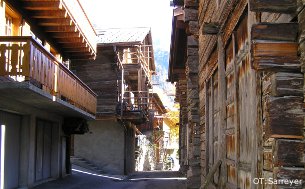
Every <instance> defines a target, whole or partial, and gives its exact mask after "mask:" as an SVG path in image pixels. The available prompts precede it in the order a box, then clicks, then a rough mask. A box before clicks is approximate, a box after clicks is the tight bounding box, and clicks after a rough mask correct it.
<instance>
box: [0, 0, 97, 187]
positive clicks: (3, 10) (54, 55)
mask: <svg viewBox="0 0 305 189" xmlns="http://www.w3.org/2000/svg"><path fill="white" fill-rule="evenodd" d="M96 37H97V36H96V32H95V30H94V29H93V27H92V25H91V23H90V21H89V20H88V18H87V16H86V13H85V12H84V10H83V8H82V5H81V4H80V2H79V1H78V0H43V1H37V0H17V1H16V0H0V125H1V132H0V139H1V140H0V141H1V142H0V143H1V156H0V157H1V165H0V167H1V173H0V174H1V178H0V184H1V188H32V187H34V186H36V185H38V184H41V183H43V182H47V181H50V180H54V179H58V178H60V177H64V176H66V175H67V174H70V173H71V166H70V163H69V160H70V151H71V150H70V137H71V135H72V134H84V133H86V132H88V125H87V120H93V119H95V113H96V104H97V98H96V97H97V95H96V94H95V93H94V92H93V90H91V89H90V88H89V87H88V86H87V85H86V84H85V83H84V82H83V81H82V80H81V79H79V78H78V77H77V76H76V75H75V74H74V73H73V72H72V71H71V70H69V64H70V63H71V62H72V61H74V60H76V59H86V60H88V59H94V58H95V56H96Z"/></svg>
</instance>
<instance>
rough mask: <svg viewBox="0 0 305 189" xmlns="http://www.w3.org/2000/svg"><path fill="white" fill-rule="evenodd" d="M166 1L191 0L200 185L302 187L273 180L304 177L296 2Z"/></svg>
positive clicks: (300, 49) (299, 11)
mask: <svg viewBox="0 0 305 189" xmlns="http://www.w3.org/2000/svg"><path fill="white" fill-rule="evenodd" d="M174 3H176V5H179V6H182V7H184V10H183V11H182V15H184V20H182V23H184V24H185V23H186V22H187V17H188V16H187V15H188V14H189V10H188V9H189V7H191V6H189V4H193V5H194V6H193V7H196V8H193V11H194V12H193V13H194V15H196V16H195V17H196V18H197V24H198V25H197V27H195V28H196V31H198V35H197V38H198V46H199V49H198V51H197V52H198V55H199V59H198V75H199V78H198V81H199V83H198V88H199V99H200V105H199V110H200V112H199V114H200V128H201V129H200V133H201V150H200V151H199V152H200V153H201V155H200V159H201V171H200V175H201V185H202V187H203V186H206V187H208V188H291V187H295V188H303V187H304V181H303V182H294V183H293V184H292V185H293V186H292V185H291V186H290V185H287V183H284V182H281V183H279V182H278V183H277V184H275V183H274V182H273V181H280V180H285V179H290V180H298V181H300V180H304V179H305V169H304V158H303V157H304V149H305V143H304V112H303V105H304V98H303V96H304V90H303V87H304V82H303V80H304V74H303V62H304V61H303V55H304V48H303V33H304V28H303V20H304V16H303V12H304V11H303V10H304V9H303V8H304V3H303V2H302V1H255V0H239V1H216V0H202V1H192V0H185V1H175V2H174ZM174 16H175V15H174ZM176 17H177V16H176ZM176 28H177V27H176ZM186 31H192V26H191V25H190V22H189V23H188V26H187V27H186ZM176 57H177V56H176ZM173 73H175V72H173ZM173 73H171V74H170V76H173ZM181 81H182V80H181V79H179V80H178V81H177V86H181V85H179V84H180V83H182V82H181ZM178 89H180V88H178ZM178 94H183V93H178ZM187 106H189V105H187ZM182 111H183V109H182ZM184 115H185V114H184ZM181 122H182V123H181V127H182V128H181V130H182V135H187V134H184V133H185V132H184V131H183V128H184V127H186V125H185V124H183V119H181ZM181 142H182V143H183V144H185V142H183V138H182V139H181ZM182 147H183V145H182ZM187 148H189V147H186V149H187ZM181 153H183V149H182V152H181ZM181 155H182V157H184V155H183V154H181ZM260 178H262V179H261V180H264V181H266V182H257V179H260ZM269 181H270V182H269Z"/></svg>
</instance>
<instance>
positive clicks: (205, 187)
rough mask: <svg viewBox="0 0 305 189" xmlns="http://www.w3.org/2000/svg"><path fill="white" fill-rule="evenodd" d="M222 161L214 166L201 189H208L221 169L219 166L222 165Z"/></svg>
mask: <svg viewBox="0 0 305 189" xmlns="http://www.w3.org/2000/svg"><path fill="white" fill-rule="evenodd" d="M221 164H222V163H221V160H218V162H217V163H216V164H214V165H213V167H212V169H211V171H210V172H209V174H208V175H207V177H206V180H205V182H204V183H203V185H202V186H201V187H200V189H207V188H208V186H209V184H210V182H211V181H212V179H213V176H214V174H215V173H216V171H217V169H218V168H219V166H220V165H221Z"/></svg>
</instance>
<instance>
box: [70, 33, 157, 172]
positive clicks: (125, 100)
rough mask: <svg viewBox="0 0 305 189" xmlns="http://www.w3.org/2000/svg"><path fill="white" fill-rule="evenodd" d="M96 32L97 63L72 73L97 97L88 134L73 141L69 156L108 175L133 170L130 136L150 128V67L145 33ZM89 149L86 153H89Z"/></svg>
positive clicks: (150, 53) (75, 68) (75, 65)
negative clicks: (95, 109)
mask: <svg viewBox="0 0 305 189" xmlns="http://www.w3.org/2000/svg"><path fill="white" fill-rule="evenodd" d="M97 31H98V37H99V40H98V45H97V58H96V60H94V61H85V62H84V61H79V62H73V63H72V70H73V71H75V73H76V74H77V75H78V77H79V78H81V79H82V80H83V81H84V82H85V83H86V84H87V85H88V86H89V87H91V88H92V89H93V90H94V92H95V93H96V94H97V95H98V99H97V113H96V120H95V121H90V122H89V127H90V133H89V134H85V135H83V136H75V138H74V156H76V157H81V158H84V159H86V160H87V161H89V162H90V163H92V164H94V165H95V166H97V167H98V168H99V169H100V170H101V171H103V172H106V173H112V174H124V173H125V174H128V173H131V172H133V171H134V170H135V158H136V157H135V136H136V134H140V132H142V131H144V130H145V129H151V130H152V129H153V128H149V127H150V124H151V123H150V115H151V110H150V106H151V95H150V92H151V88H152V83H151V81H152V74H154V71H155V62H154V54H153V46H152V38H151V31H150V29H149V28H129V29H119V28H118V29H105V30H97ZM88 147H90V148H88Z"/></svg>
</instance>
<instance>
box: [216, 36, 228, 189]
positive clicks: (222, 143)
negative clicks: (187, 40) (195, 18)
mask: <svg viewBox="0 0 305 189" xmlns="http://www.w3.org/2000/svg"><path fill="white" fill-rule="evenodd" d="M217 47H218V98H219V101H218V103H219V109H220V116H219V117H220V120H219V123H220V124H219V130H218V141H219V146H218V159H225V158H226V137H225V129H226V93H227V92H226V71H225V51H224V45H223V41H222V35H221V34H220V35H218V39H217ZM226 172H227V171H226V164H222V166H221V171H220V173H219V175H220V180H219V188H220V189H222V188H224V186H225V183H226V178H227V177H226Z"/></svg>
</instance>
